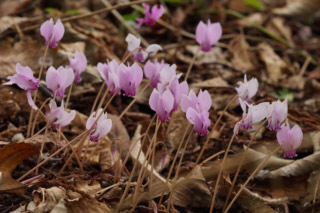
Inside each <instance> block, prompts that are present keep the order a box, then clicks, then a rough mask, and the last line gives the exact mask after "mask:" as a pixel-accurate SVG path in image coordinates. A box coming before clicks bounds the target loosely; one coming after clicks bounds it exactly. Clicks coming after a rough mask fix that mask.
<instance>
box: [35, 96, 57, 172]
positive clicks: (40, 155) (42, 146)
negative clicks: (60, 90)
mask: <svg viewBox="0 0 320 213" xmlns="http://www.w3.org/2000/svg"><path fill="white" fill-rule="evenodd" d="M56 95H57V90H56V91H55V92H54V94H53V99H52V100H53V102H52V104H51V107H50V112H49V116H48V119H47V124H46V130H45V133H44V135H47V133H48V128H49V125H50V117H51V113H52V108H53V103H54V101H55V98H56ZM38 112H41V111H40V110H38ZM34 122H35V121H34ZM43 148H44V141H42V143H41V149H40V154H39V157H38V160H37V164H38V163H39V162H40V159H41V157H42V155H43V153H42V152H43ZM36 175H38V169H37V170H36Z"/></svg>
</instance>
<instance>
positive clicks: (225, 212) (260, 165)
mask: <svg viewBox="0 0 320 213" xmlns="http://www.w3.org/2000/svg"><path fill="white" fill-rule="evenodd" d="M280 148H281V146H278V147H277V148H276V149H274V150H273V151H272V152H271V153H270V154H269V155H268V156H267V157H265V159H264V160H263V161H262V162H261V163H260V164H259V166H258V167H257V168H256V169H255V170H254V171H253V172H252V174H251V175H250V176H249V178H248V179H247V180H246V182H245V183H244V184H243V185H242V186H241V188H240V189H239V191H238V192H237V194H236V195H235V196H234V197H233V199H232V200H231V202H230V203H229V205H228V206H227V208H226V210H225V211H224V213H227V212H228V211H229V209H230V208H231V206H232V204H233V203H234V202H235V201H236V200H237V198H238V197H239V195H240V194H241V192H242V191H243V189H244V188H245V187H246V186H247V185H248V183H249V181H250V180H251V179H252V178H253V177H254V176H255V175H256V173H257V172H258V171H259V170H260V169H261V168H262V167H263V166H264V164H265V163H266V162H267V161H268V160H269V159H270V157H271V156H272V155H273V154H274V153H276V152H277V151H278V150H279V149H280Z"/></svg>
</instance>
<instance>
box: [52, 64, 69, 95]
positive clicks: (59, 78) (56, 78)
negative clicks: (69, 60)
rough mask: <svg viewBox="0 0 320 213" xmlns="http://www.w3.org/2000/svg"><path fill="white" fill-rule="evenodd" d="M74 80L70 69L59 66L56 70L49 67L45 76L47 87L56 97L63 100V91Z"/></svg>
mask: <svg viewBox="0 0 320 213" xmlns="http://www.w3.org/2000/svg"><path fill="white" fill-rule="evenodd" d="M73 80H74V73H73V70H72V69H71V68H64V67H62V66H60V67H59V68H58V69H57V70H56V69H55V68H54V67H52V66H51V67H49V69H48V71H47V75H46V83H47V87H48V88H49V89H50V90H51V91H52V93H53V94H54V93H56V96H57V97H60V98H63V97H64V91H65V90H66V88H67V87H68V86H70V85H71V84H72V82H73Z"/></svg>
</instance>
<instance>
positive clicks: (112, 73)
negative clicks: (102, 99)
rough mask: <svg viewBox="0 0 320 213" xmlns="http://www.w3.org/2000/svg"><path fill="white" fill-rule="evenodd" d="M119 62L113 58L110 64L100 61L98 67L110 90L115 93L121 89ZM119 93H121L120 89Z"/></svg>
mask: <svg viewBox="0 0 320 213" xmlns="http://www.w3.org/2000/svg"><path fill="white" fill-rule="evenodd" d="M118 67H119V64H118V62H117V61H116V60H115V59H113V60H112V61H111V62H108V64H102V63H98V65H97V69H98V72H99V74H100V76H101V77H102V78H103V80H104V81H105V83H106V85H107V86H108V87H109V91H110V92H111V93H112V94H113V93H115V92H116V91H117V90H118V89H120V77H119V72H118ZM117 94H120V91H118V93H117Z"/></svg>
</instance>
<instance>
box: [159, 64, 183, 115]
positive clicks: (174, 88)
mask: <svg viewBox="0 0 320 213" xmlns="http://www.w3.org/2000/svg"><path fill="white" fill-rule="evenodd" d="M176 69H177V66H176V65H175V64H173V65H171V66H166V67H164V68H163V69H162V70H161V71H160V83H158V85H157V88H158V90H159V91H164V90H166V89H169V90H170V92H171V93H172V95H173V97H174V104H173V110H174V111H175V110H177V109H178V105H179V103H180V101H181V98H182V96H183V95H186V94H188V83H187V82H186V81H184V82H182V83H179V78H180V77H181V75H182V74H176Z"/></svg>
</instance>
